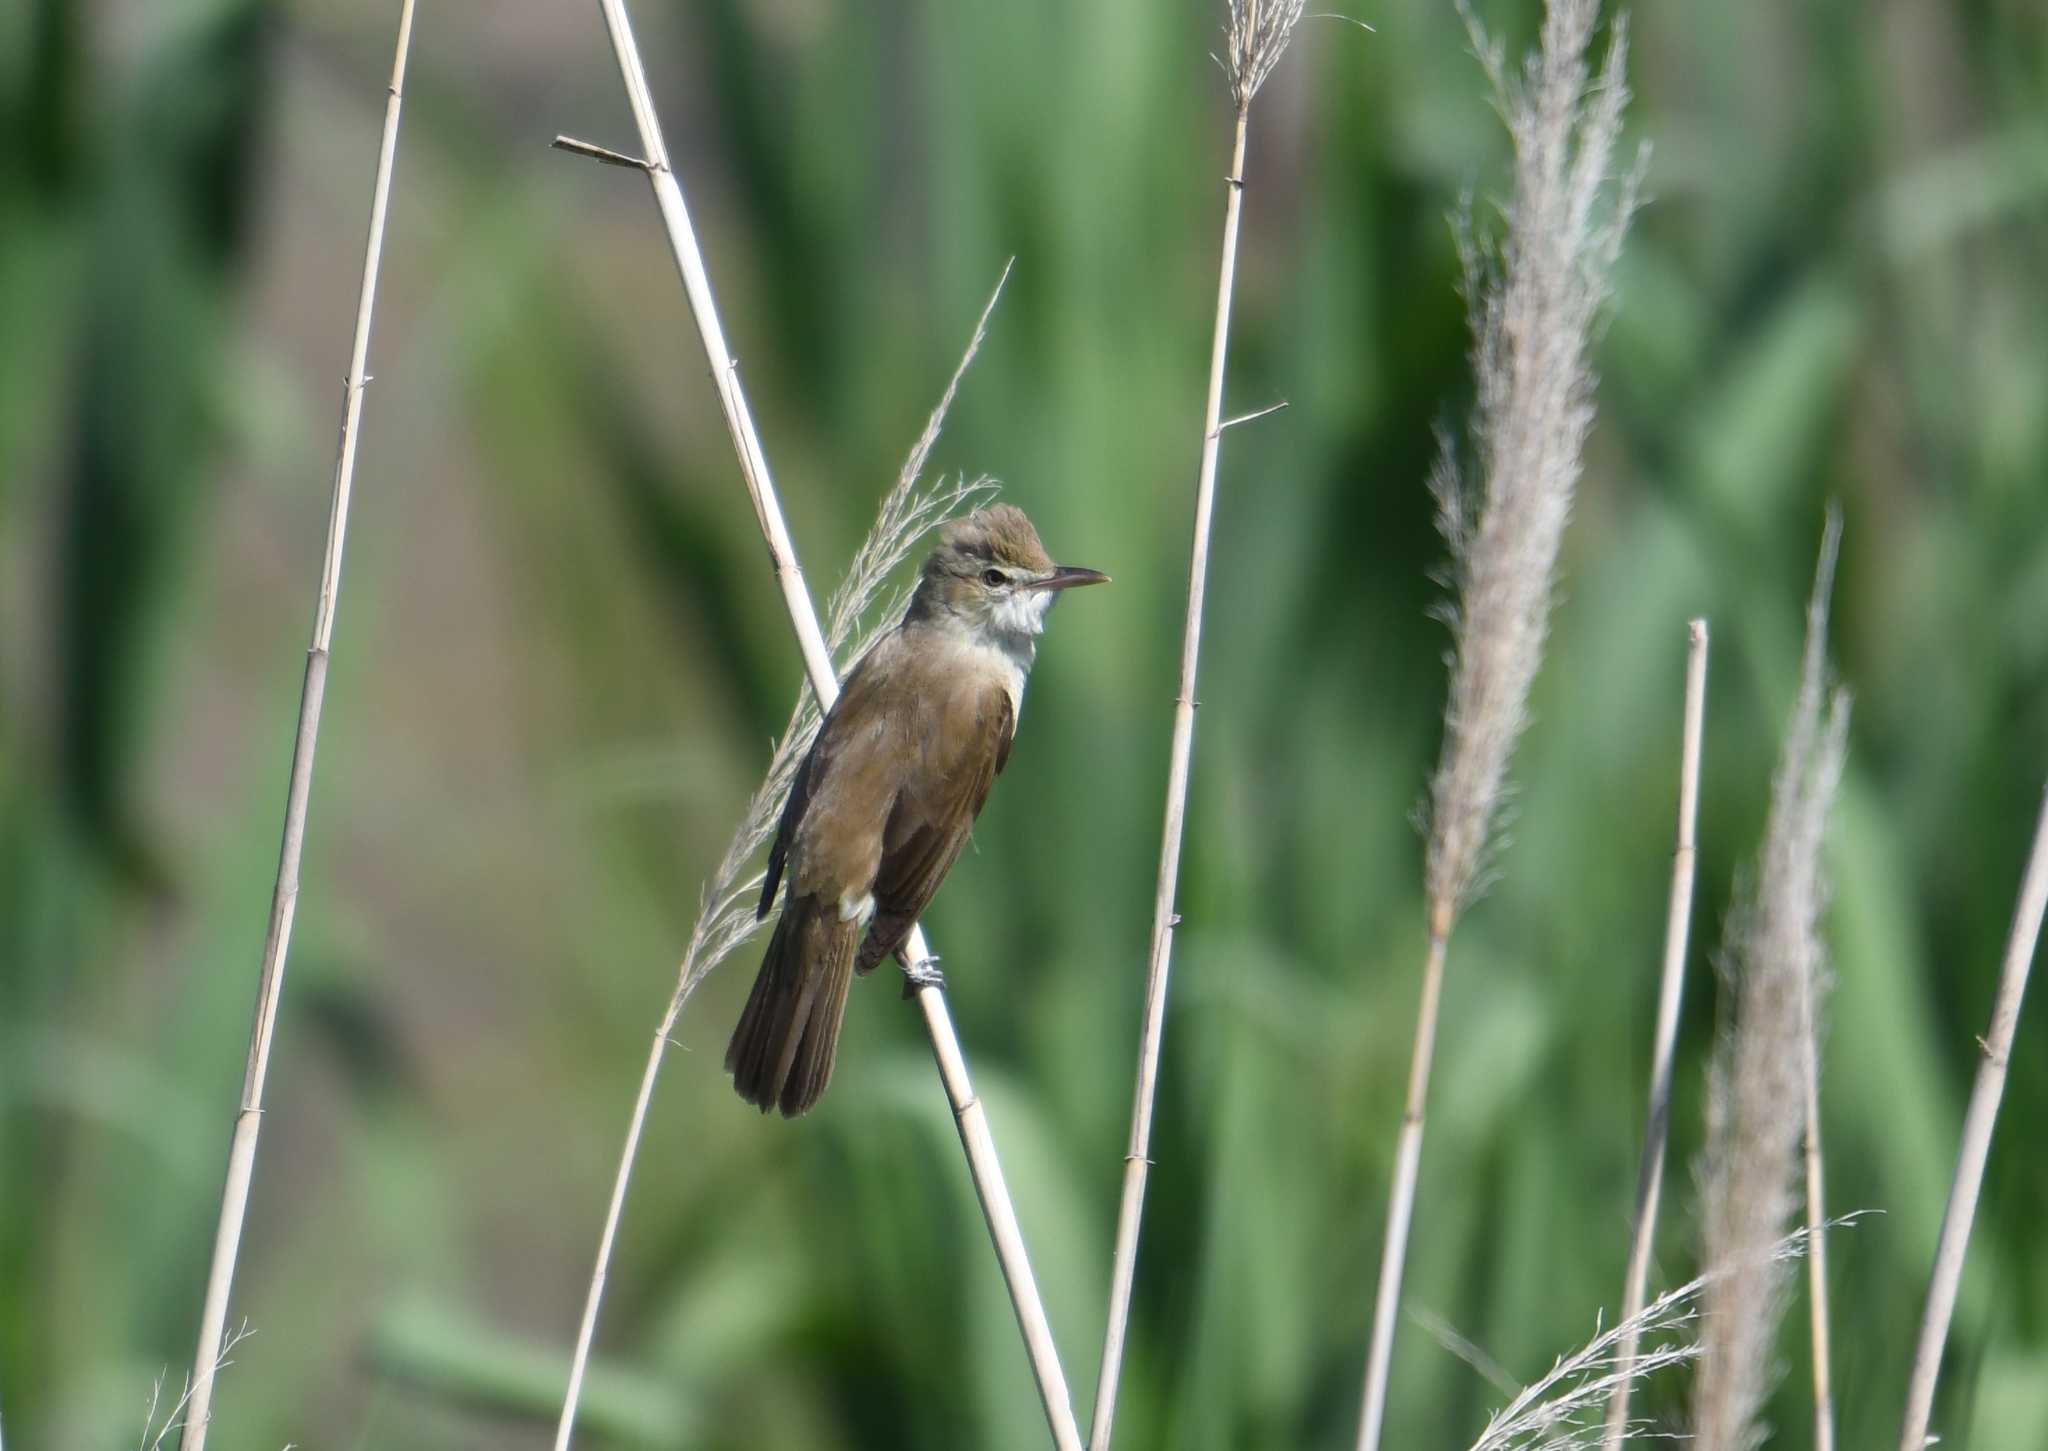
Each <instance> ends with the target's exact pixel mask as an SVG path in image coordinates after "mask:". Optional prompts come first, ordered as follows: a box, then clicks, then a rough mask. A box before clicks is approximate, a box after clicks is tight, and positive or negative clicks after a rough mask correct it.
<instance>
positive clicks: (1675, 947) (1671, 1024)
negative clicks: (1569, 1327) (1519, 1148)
mask: <svg viewBox="0 0 2048 1451" xmlns="http://www.w3.org/2000/svg"><path fill="white" fill-rule="evenodd" d="M1706 708H1707V622H1706V621H1705V620H1694V621H1693V622H1692V623H1691V625H1690V626H1689V627H1688V628H1687V642H1686V652H1685V723H1684V726H1683V728H1682V731H1681V734H1680V744H1679V766H1678V833H1677V844H1676V845H1675V846H1674V847H1673V849H1672V853H1671V891H1670V896H1669V898H1668V899H1667V901H1666V904H1665V909H1664V971H1663V975H1662V978H1661V986H1660V987H1659V990H1658V994H1657V1036H1656V1039H1655V1047H1654V1048H1653V1049H1652V1050H1651V1057H1650V1103H1649V1111H1648V1113H1647V1115H1646V1118H1645V1124H1644V1128H1643V1156H1642V1162H1641V1164H1640V1165H1639V1166H1638V1168H1637V1171H1636V1203H1635V1218H1634V1221H1633V1223H1632V1224H1631V1225H1630V1228H1629V1241H1628V1271H1627V1275H1626V1280H1625V1283H1624V1285H1623V1289H1622V1302H1621V1317H1622V1325H1623V1326H1626V1325H1627V1324H1628V1322H1629V1321H1631V1320H1633V1319H1634V1318H1635V1317H1636V1315H1637V1314H1638V1313H1639V1312H1640V1311H1641V1310H1642V1308H1643V1296H1644V1295H1645V1294H1646V1293H1647V1291H1648V1283H1649V1275H1650V1249H1651V1246H1652V1245H1654V1244H1655V1243H1656V1238H1657V1203H1658V1200H1659V1198H1660V1197H1661V1195H1662V1193H1663V1186H1664V1146H1665V1144H1666V1142H1667V1141H1668V1140H1669V1138H1670V1134H1671V1066H1672V1060H1673V1058H1674V1056H1675V1050H1676V1048H1677V1045H1678V1009H1679V1004H1680V1002H1681V1000H1682V998H1683V995H1684V990H1685V957H1686V951H1687V946H1688V943H1689V941H1690V937H1691V930H1692V893H1693V879H1694V876H1695V871H1694V868H1695V864H1696V862H1697V858H1698V850H1697V829H1698V824H1699V806H1700V743H1701V737H1702V735H1703V733H1704V730H1705V722H1706ZM1635 1353H1636V1337H1635V1336H1634V1335H1633V1334H1630V1333H1624V1334H1623V1335H1622V1337H1621V1341H1620V1345H1619V1350H1618V1352H1617V1354H1616V1365H1617V1368H1618V1369H1620V1370H1622V1371H1624V1372H1626V1371H1627V1370H1628V1369H1629V1367H1630V1365H1631V1364H1632V1363H1633V1361H1634V1359H1635ZM1634 1384H1635V1378H1634V1377H1633V1376H1631V1375H1627V1374H1623V1375H1622V1376H1621V1377H1620V1378H1619V1379H1618V1380H1617V1382H1616V1383H1615V1387H1614V1393H1613V1394H1612V1395H1611V1396H1610V1397H1609V1398H1608V1402H1607V1429H1606V1435H1605V1438H1604V1442H1603V1444H1604V1445H1605V1446H1606V1448H1607V1451H1615V1448H1617V1447H1618V1446H1620V1445H1621V1442H1622V1438H1623V1436H1624V1434H1625V1433H1626V1431H1627V1427H1628V1402H1629V1391H1630V1389H1631V1387H1632V1386H1633V1385H1634Z"/></svg>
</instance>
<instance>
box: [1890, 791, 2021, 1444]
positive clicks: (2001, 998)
mask: <svg viewBox="0 0 2048 1451" xmlns="http://www.w3.org/2000/svg"><path fill="white" fill-rule="evenodd" d="M2044 910H2048V799H2044V800H2043V801H2042V804H2041V817H2040V821H2039V823H2038V824H2037V825H2036V826H2035V828H2034V846H2033V850H2032V851H2031V852H2030V853H2029V854H2028V856H2027V869H2026V875H2025V876H2024V877H2023V878H2022V880H2021V882H2020V896H2019V902H2018V903H2017V905H2015V906H2014V908H2013V916H2012V931H2011V933H2010V935H2008V936H2007V938H2006V942H2005V962H2004V964H2003V965H2002V966H2001V967H2000V968H1999V972H1998V993H1997V996H1996V997H1995V998H1994V999H1993V1000H1992V1005H1991V1026H1990V1027H1989V1028H1988V1029H1987V1030H1986V1031H1985V1034H1984V1036H1983V1037H1982V1038H1980V1039H1978V1041H1977V1046H1978V1048H1979V1049H1980V1050H1981V1051H1982V1053H1983V1058H1982V1060H1981V1061H1980V1062H1979V1063H1978V1064H1977V1083H1976V1086H1975V1087H1974V1088H1972V1089H1971V1090H1970V1107H1969V1111H1968V1112H1967V1113H1965V1114H1964V1116H1963V1135H1962V1144H1961V1147H1960V1148H1958V1149H1957V1151H1956V1172H1955V1178H1954V1179H1953V1180H1951V1181H1950V1184H1949V1190H1948V1207H1947V1208H1946V1209H1944V1210H1943V1211H1942V1215H1941V1236H1940V1238H1939V1239H1938V1240H1937V1241H1936V1246H1935V1251H1934V1269H1933V1272H1932V1273H1931V1275H1930V1276H1929V1279H1928V1284H1927V1305H1926V1308H1925V1309H1924V1310H1923V1311H1922V1312H1921V1316H1920V1338H1919V1341H1918V1343H1917V1344H1916V1346H1915V1347H1914V1351H1913V1369H1912V1375H1911V1379H1910V1381H1909V1382H1908V1385H1907V1390H1906V1413H1905V1419H1904V1422H1903V1424H1902V1425H1901V1426H1900V1428H1899V1451H1921V1448H1922V1447H1924V1446H1925V1445H1926V1444H1927V1441H1928V1436H1927V1427H1928V1423H1929V1421H1930V1420H1931V1419H1932V1417H1933V1415H1934V1386H1935V1382H1936V1381H1937V1380H1938V1379H1939V1378H1940V1376H1941V1353H1942V1349H1943V1347H1944V1346H1945V1345H1946V1344H1947V1342H1948V1326H1949V1320H1950V1318H1951V1317H1952V1316H1954V1314H1955V1309H1956V1292H1957V1291H1958V1290H1959V1289H1960V1288H1961V1286H1962V1279H1963V1256H1964V1254H1965V1253H1966V1252H1967V1251H1968V1249H1969V1247H1970V1226H1971V1224H1972V1223H1973V1222H1974V1221H1975V1219H1976V1217H1977V1195H1978V1193H1979V1192H1980V1191H1981V1190H1982V1189H1983V1187H1984V1162H1985V1160H1986V1159H1987V1158H1989V1157H1990V1154H1991V1131H1992V1129H1993V1128H1994V1127H1996V1125H1997V1123H1998V1103H1999V1100H2000V1098H2002V1097H2003V1096H2004V1094H2005V1069H2006V1064H2007V1062H2008V1061H2009V1060H2010V1059H2011V1057H2012V1038H2013V1032H2014V1030H2015V1029H2016V1028H2017V1027H2018V1025H2019V1018H2020V1001H2021V999H2022V998H2024V997H2025V996H2026V992H2027V974H2028V972H2029V971H2030V970H2031V969H2032V967H2033V965H2034V948H2035V945H2036V944H2037V943H2038V942H2039V941H2040V938H2041V916H2042V913H2043V911H2044Z"/></svg>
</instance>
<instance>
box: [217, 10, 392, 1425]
mask: <svg viewBox="0 0 2048 1451" xmlns="http://www.w3.org/2000/svg"><path fill="white" fill-rule="evenodd" d="M412 9H413V0H400V3H399V7H398V40H397V44H396V47H395V50H394V53H393V56H392V61H391V85H390V88H389V90H388V92H387V93H386V96H385V101H384V131H383V137H382V140H381V141H380V143H379V145H378V150H377V172H376V179H375V180H374V181H373V182H372V183H371V188H370V225H369V237H368V239H367V240H366V241H365V243H364V245H363V274H362V281H361V283H360V284H359V285H358V288H357V292H356V323H355V335H354V339H353V341H352V343H351V345H350V349H349V366H348V378H347V380H346V381H345V382H344V383H343V384H342V405H341V440H340V444H339V446H338V448H337V450H336V455H335V463H334V496H333V502H332V504H331V506H330V508H329V512H328V517H327V547H326V550H325V553H324V557H323V559H322V562H321V566H320V591H319V597H318V603H317V604H316V605H315V607H314V611H313V643H312V647H311V648H310V649H309V650H308V651H307V652H306V673H305V679H304V682H303V683H302V684H301V686H300V690H299V725H298V731H297V734H296V735H295V737H294V738H293V741H292V764H291V776H290V778H289V784H288V785H287V787H286V790H285V806H284V834H283V842H282V844H281V846H280V847H279V849H278V857H277V878H276V881H275V883H274V884H273V885H272V887H271V894H270V927H269V930H268V932H267V933H266V934H265V936H264V942H263V964H262V967H261V968H260V969H259V970H258V973H257V985H256V1016H255V1022H254V1025H253V1026H252V1027H251V1028H250V1031H249V1057H248V1064H247V1067H246V1068H245V1070H244V1072H243V1077H242V1098H241V1103H240V1105H239V1106H238V1107H237V1109H236V1111H235V1126H234V1133H233V1135H232V1137H231V1138H230V1140H229V1144H228V1166H227V1177H226V1181H225V1184H224V1185H223V1187H222V1189H221V1198H220V1219H219V1223H218V1226H217V1228H216V1230H215V1233H214V1241H213V1261H212V1265H211V1267H210V1268H209V1270H208V1272H207V1277H206V1299H205V1301H204V1303H203V1305H202V1306H201V1308H200V1312H199V1339H198V1343H197V1345H196V1346H195V1348H194V1349H193V1352H192V1373H191V1378H190V1382H189V1389H188V1390H187V1391H186V1393H185V1396H184V1400H183V1409H184V1416H185V1423H184V1436H183V1437H182V1438H181V1440H180V1442H179V1444H180V1446H181V1447H182V1451H202V1448H203V1447H204V1446H205V1445H206V1429H207V1425H208V1424H209V1422H211V1420H212V1419H213V1378H214V1372H215V1371H216V1370H217V1369H218V1368H219V1365H220V1358H221V1355H222V1354H223V1353H224V1352H223V1350H222V1347H223V1345H224V1344H226V1343H227V1336H226V1333H225V1332H226V1326H227V1317H228V1296H229V1293H230V1292H231V1291H232V1289H233V1288H234V1282H235V1262H236V1260H237V1258H238V1257H239V1256H240V1254H241V1248H242V1224H243V1221H244V1220H245V1219H246V1218H247V1216H248V1212H249V1185H250V1183H251V1181H252V1180H253V1179H254V1177H255V1174H256V1141H257V1138H258V1136H259V1135H260V1134H261V1132H262V1128H263V1084H264V1079H265V1078H266V1077H267V1076H268V1074H269V1070H270V1052H271V1044H272V1042H273V1040H274V1039H275V1038H276V1035H277V1008H278V998H279V995H280V994H281V993H282V992H283V991H284V966H285V955H286V954H287V953H288V952H289V951H290V949H291V940H292V916H293V913H294V912H295V911H296V909H297V907H298V901H299V861H300V858H301V856H302V854H303V852H304V849H305V844H306V802H307V799H308V798H309V797H310V795H311V794H312V788H313V752H314V747H315V745H316V744H317V742H318V739H319V735H320V707H321V704H322V702H323V701H324V700H325V699H326V694H327V659H328V654H329V651H330V649H331V647H332V646H333V643H334V611H335V604H336V600H337V597H338V596H339V594H340V592H341V550H342V542H343V540H344V539H345V538H346V536H347V533H348V505H349V491H350V489H351V487H352V486H353V484H354V482H355V473H356V438H357V427H358V425H359V424H360V422H361V420H362V415H363V388H364V385H366V384H367V383H368V382H369V381H370V375H369V373H368V371H367V368H368V365H369V357H370V314H371V312H372V311H373V309H374V307H375V305H376V300H377V269H378V263H379V262H380V261H381V260H382V258H383V254H384V217H385V213H386V210H387V207H388V205H389V202H390V199H391V172H392V166H393V163H394V162H395V160H396V159H397V154H398V113H399V109H400V107H401V106H402V105H403V103H404V93H405V60H406V53H407V51H408V50H409V49H410V46H411V42H412Z"/></svg>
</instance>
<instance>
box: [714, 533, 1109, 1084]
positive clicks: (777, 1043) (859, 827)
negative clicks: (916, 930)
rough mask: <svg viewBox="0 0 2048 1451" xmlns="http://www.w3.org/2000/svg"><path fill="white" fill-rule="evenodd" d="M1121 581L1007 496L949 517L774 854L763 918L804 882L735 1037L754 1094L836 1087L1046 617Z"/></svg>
mask: <svg viewBox="0 0 2048 1451" xmlns="http://www.w3.org/2000/svg"><path fill="white" fill-rule="evenodd" d="M1108 579H1109V576H1108V575H1106V574H1102V573H1100V572H1098V571H1096V570H1093V569H1073V568H1068V567H1066V566H1063V565H1057V564H1054V563H1053V562H1052V561H1051V560H1050V559H1048V558H1047V557H1046V553H1045V546H1044V545H1042V544H1040V543H1039V542H1038V531H1037V530H1036V529H1033V528H1032V527H1031V521H1030V520H1029V519H1027V518H1025V517H1024V512H1023V510H1021V509H1017V508H1013V507H1012V506H1010V505H1008V504H996V505H994V506H992V507H990V508H986V509H977V510H976V511H975V512H974V513H972V514H970V515H968V516H967V517H965V518H963V519H955V520H954V521H952V522H951V523H949V524H947V525H945V526H944V527H943V528H941V529H940V531H939V542H938V546H937V547H936V548H935V549H933V550H932V553H931V558H929V559H927V560H926V561H925V565H924V572H923V574H922V576H921V577H920V578H919V580H918V584H917V592H916V593H915V594H913V595H912V596H911V599H910V608H909V609H908V610H906V611H905V612H904V616H903V623H902V624H900V625H898V626H897V627H896V628H895V629H894V630H891V631H890V632H889V633H888V634H887V635H884V636H883V637H882V638H881V639H880V640H879V641H877V642H876V644H875V646H874V648H873V649H871V650H869V651H868V653H867V654H865V655H863V656H862V657H861V658H860V661H859V663H858V664H856V665H855V666H854V667H853V671H852V673H851V674H849V675H848V676H847V677H846V683H845V684H844V685H843V686H842V687H841V688H840V692H839V700H838V702H837V703H836V704H835V705H834V706H833V707H832V710H831V712H830V714H828V715H827V716H826V717H825V723H824V725H823V726H822V727H820V728H819V731H818V739H817V741H816V742H815V743H814V744H813V745H812V746H811V752H810V754H809V755H808V756H806V757H805V758H804V764H803V767H802V769H801V770H800V771H798V773H797V778H796V783H795V785H794V786H792V787H791V788H790V793H789V804H788V805H787V806H785V807H784V808H783V811H782V824H781V826H780V827H779V828H778V829H777V831H776V833H775V845H774V846H773V847H772V848H770V850H769V852H768V879H767V881H766V882H765V883H764V884H763V885H762V887H761V905H760V909H759V915H761V916H763V917H765V916H767V915H768V909H769V908H771V907H772V906H774V905H775V889H776V887H777V886H778V885H779V884H780V883H781V882H783V881H784V880H787V881H788V883H789V890H788V892H787V894H786V895H785V898H784V901H783V905H782V920H781V921H780V922H778V923H776V924H775V935H774V936H773V937H772V938H771V939H770V940H769V943H768V955H767V957H766V958H765V959H764V960H763V961H762V963H761V971H760V974H759V975H758V976H757V977H756V978H755V979H754V991H753V992H752V994H751V995H749V997H748V998H747V1006H746V1011H745V1012H743V1013H742V1014H741V1015H740V1022H739V1026H738V1027H737V1028H735V1029H734V1030H733V1035H732V1044H731V1046H729V1047H728V1048H727V1049H726V1050H725V1066H726V1069H727V1071H728V1072H730V1073H731V1074H732V1079H733V1086H734V1087H735V1088H737V1089H738V1090H739V1094H740V1097H741V1098H744V1099H745V1100H746V1101H747V1102H748V1103H752V1104H758V1105H759V1106H760V1108H761V1110H762V1111H763V1112H764V1113H765V1112H766V1111H767V1110H768V1109H769V1108H771V1107H777V1108H780V1109H781V1110H782V1112H783V1114H784V1115H785V1116H786V1117H790V1118H794V1117H795V1116H796V1115H798V1114H800V1113H802V1112H804V1110H806V1109H808V1108H809V1107H810V1106H811V1105H812V1104H814V1103H816V1102H817V1101H818V1096H819V1095H820V1094H822V1093H823V1092H824V1091H825V1085H826V1084H827V1083H828V1082H829V1081H830V1080H831V1078H832V1059H833V1054H834V1052H835V1050H836V1049H837V1047H838V1043H839V1023H840V1020H841V1018H842V1017H844V1016H845V1012H846V990H847V986H848V984H849V983H851V981H852V979H853V975H854V974H855V973H856V972H863V973H864V972H867V971H868V970H869V969H871V968H872V967H874V965H875V964H876V963H878V962H880V961H881V960H882V959H883V958H885V957H887V956H888V955H889V954H890V953H892V952H896V951H897V950H898V949H899V948H901V947H902V945H903V940H904V938H905V937H907V936H908V935H909V933H910V929H911V927H912V926H913V925H914V924H915V923H916V921H917V919H918V918H919V917H920V916H921V915H922V914H923V913H924V910H925V908H926V906H927V905H929V904H930V902H931V899H932V894H933V893H934V892H936V891H938V889H939V883H940V882H942V881H944V880H945V879H946V872H947V871H948V869H950V868H951V867H952V865H953V860H954V858H956V857H958V856H959V855H960V849H961V848H962V847H963V846H965V845H966V844H967V834H968V832H969V831H970V830H972V829H973V826H974V818H975V817H976V816H978V815H979V814H980V813H981V804H982V802H984V801H986V800H987V799H988V788H989V786H990V785H991V784H993V783H994V781H995V778H996V776H997V775H998V774H1000V773H1001V771H1002V769H1003V764H1004V762H1006V761H1008V760H1009V758H1010V740H1011V737H1012V736H1013V735H1014V734H1015V733H1016V729H1017V712H1018V710H1019V708H1020V707H1021V706H1022V705H1023V703H1024V677H1025V676H1026V675H1027V674H1029V673H1030V670H1031V662H1032V660H1033V659H1034V658H1035V657H1036V656H1037V653H1038V634H1039V631H1041V630H1043V629H1044V628H1045V616H1046V612H1047V611H1048V610H1050V609H1051V608H1052V606H1053V602H1054V601H1055V600H1057V599H1058V598H1059V592H1060V591H1061V590H1064V589H1068V588H1070V587H1071V586H1074V585H1077V584H1103V583H1106V582H1107V581H1108ZM921 974H922V976H921ZM932 976H934V974H933V973H932V970H931V969H930V968H929V966H928V965H925V964H918V965H916V966H915V967H914V968H913V970H912V981H913V982H923V981H930V980H931V979H932Z"/></svg>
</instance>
